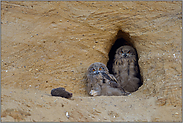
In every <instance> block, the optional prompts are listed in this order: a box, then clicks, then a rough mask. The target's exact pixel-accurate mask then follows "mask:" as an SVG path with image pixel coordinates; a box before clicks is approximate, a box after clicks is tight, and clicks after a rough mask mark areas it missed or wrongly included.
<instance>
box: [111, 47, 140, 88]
mask: <svg viewBox="0 0 183 123" xmlns="http://www.w3.org/2000/svg"><path fill="white" fill-rule="evenodd" d="M112 71H113V74H114V76H115V77H116V79H117V81H118V82H119V84H120V86H121V87H122V88H123V89H124V90H125V91H128V92H134V91H136V90H137V89H138V88H139V86H140V84H141V80H140V77H139V75H140V73H139V67H138V62H137V54H136V51H135V49H134V48H133V47H131V46H128V45H124V46H121V47H119V48H118V49H117V50H116V54H115V57H114V62H113V67H112Z"/></svg>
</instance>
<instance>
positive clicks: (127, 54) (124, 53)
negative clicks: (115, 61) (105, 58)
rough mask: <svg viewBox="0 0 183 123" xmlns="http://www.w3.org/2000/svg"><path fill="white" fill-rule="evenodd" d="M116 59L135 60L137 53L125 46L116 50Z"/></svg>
mask: <svg viewBox="0 0 183 123" xmlns="http://www.w3.org/2000/svg"><path fill="white" fill-rule="evenodd" d="M116 57H118V58H119V57H120V58H134V57H136V51H135V49H134V48H133V47H131V46H128V45H125V46H121V47H120V48H118V49H117V50H116Z"/></svg>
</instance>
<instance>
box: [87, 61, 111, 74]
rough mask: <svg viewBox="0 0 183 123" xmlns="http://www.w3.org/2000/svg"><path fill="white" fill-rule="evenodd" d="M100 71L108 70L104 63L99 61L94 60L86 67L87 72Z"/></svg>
mask: <svg viewBox="0 0 183 123" xmlns="http://www.w3.org/2000/svg"><path fill="white" fill-rule="evenodd" d="M102 72H108V69H107V67H106V66H105V64H103V63H100V62H95V63H93V64H91V65H90V66H89V68H88V73H89V74H99V73H102Z"/></svg>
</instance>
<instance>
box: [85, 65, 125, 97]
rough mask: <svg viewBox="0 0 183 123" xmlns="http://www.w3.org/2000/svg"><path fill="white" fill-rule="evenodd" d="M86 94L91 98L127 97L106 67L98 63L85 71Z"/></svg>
mask: <svg viewBox="0 0 183 123" xmlns="http://www.w3.org/2000/svg"><path fill="white" fill-rule="evenodd" d="M87 81H88V85H87V92H88V94H89V95H92V96H100V95H104V96H120V95H127V93H125V92H124V91H123V89H122V88H120V86H119V85H118V83H117V80H116V78H115V77H114V76H113V75H112V74H109V72H108V69H107V67H106V66H105V65H104V64H103V63H100V62H96V63H93V64H91V65H90V66H89V68H88V71H87Z"/></svg>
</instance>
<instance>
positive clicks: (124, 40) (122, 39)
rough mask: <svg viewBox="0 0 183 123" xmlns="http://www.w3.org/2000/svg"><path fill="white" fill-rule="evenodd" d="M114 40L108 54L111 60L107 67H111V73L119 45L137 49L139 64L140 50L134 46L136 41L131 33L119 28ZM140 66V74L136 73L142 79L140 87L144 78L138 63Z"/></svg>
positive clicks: (111, 72)
mask: <svg viewBox="0 0 183 123" xmlns="http://www.w3.org/2000/svg"><path fill="white" fill-rule="evenodd" d="M114 41H115V42H114V44H113V46H112V47H111V50H110V52H109V54H108V56H109V61H108V62H107V68H108V69H109V73H110V74H114V73H113V70H112V67H113V61H114V56H115V53H116V50H117V49H118V48H119V47H121V46H124V45H130V46H132V47H133V48H134V49H135V51H136V53H137V65H138V52H137V49H136V48H135V46H134V41H133V40H132V39H131V38H130V35H129V34H128V33H125V32H123V31H121V30H119V31H118V33H117V35H116V38H115V39H114ZM138 68H139V70H138V74H137V75H136V77H138V78H139V79H140V83H139V87H140V86H142V84H143V79H142V76H141V74H140V67H139V65H138Z"/></svg>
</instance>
